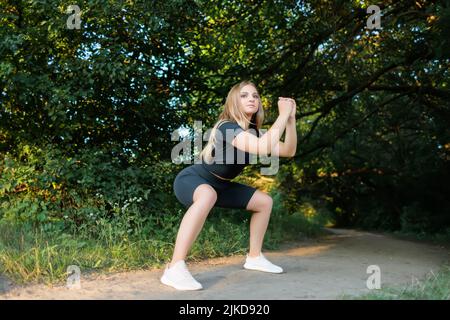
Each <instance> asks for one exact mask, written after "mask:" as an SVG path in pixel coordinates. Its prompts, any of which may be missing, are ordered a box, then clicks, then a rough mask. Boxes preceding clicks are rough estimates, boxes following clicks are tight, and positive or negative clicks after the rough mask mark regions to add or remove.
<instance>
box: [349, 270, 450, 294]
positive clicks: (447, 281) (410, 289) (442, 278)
mask: <svg viewBox="0 0 450 320" xmlns="http://www.w3.org/2000/svg"><path fill="white" fill-rule="evenodd" d="M342 298H343V299H353V300H450V266H448V265H447V266H444V267H442V268H441V270H440V271H439V272H438V273H436V274H435V273H433V272H430V273H429V274H428V275H427V276H426V277H425V278H424V279H422V280H415V281H413V282H412V283H411V284H409V285H406V286H404V287H402V288H397V287H386V288H381V289H380V290H372V291H371V292H370V293H368V294H363V295H360V296H348V295H345V296H343V297H342Z"/></svg>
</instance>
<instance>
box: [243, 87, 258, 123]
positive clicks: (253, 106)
mask: <svg viewBox="0 0 450 320" xmlns="http://www.w3.org/2000/svg"><path fill="white" fill-rule="evenodd" d="M239 99H240V102H241V105H240V107H241V110H242V112H244V114H245V115H246V116H247V117H248V119H251V118H252V115H253V114H254V113H256V112H257V111H258V106H259V99H260V98H259V94H258V91H256V88H255V87H254V86H252V85H251V84H248V85H246V86H244V87H242V89H241V92H239Z"/></svg>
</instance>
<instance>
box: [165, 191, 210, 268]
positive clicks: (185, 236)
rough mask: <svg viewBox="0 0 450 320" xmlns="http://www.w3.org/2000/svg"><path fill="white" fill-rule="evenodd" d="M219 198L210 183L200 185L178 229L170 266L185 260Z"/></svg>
mask: <svg viewBox="0 0 450 320" xmlns="http://www.w3.org/2000/svg"><path fill="white" fill-rule="evenodd" d="M216 200H217V193H216V191H215V190H214V189H213V187H211V186H210V185H208V184H201V185H199V186H198V187H197V188H196V189H195V191H194V195H193V203H192V205H191V206H190V207H189V209H188V210H187V211H186V213H185V214H184V217H183V220H182V221H181V224H180V228H179V229H178V234H177V240H176V242H175V249H174V252H173V256H172V261H171V263H170V265H169V268H170V267H172V266H173V265H174V264H175V263H176V262H177V261H180V260H185V259H186V256H187V255H188V253H189V250H190V249H191V247H192V244H193V243H194V241H195V239H197V236H198V235H199V233H200V231H201V230H202V228H203V224H204V223H205V220H206V218H207V217H208V214H209V212H210V211H211V209H212V208H213V207H214V204H215V203H216Z"/></svg>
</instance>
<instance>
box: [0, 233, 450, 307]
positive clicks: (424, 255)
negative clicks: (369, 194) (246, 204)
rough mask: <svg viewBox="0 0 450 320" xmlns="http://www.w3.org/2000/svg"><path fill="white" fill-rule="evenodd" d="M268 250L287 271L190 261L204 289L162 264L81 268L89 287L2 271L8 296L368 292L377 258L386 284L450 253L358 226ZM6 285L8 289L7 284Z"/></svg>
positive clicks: (418, 274)
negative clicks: (184, 286) (103, 271)
mask: <svg viewBox="0 0 450 320" xmlns="http://www.w3.org/2000/svg"><path fill="white" fill-rule="evenodd" d="M331 231H332V232H333V234H331V235H329V236H326V237H324V238H321V239H318V240H314V241H307V242H301V243H298V244H296V245H290V246H286V247H285V248H283V249H282V250H280V251H277V252H266V256H267V257H269V259H270V260H272V261H273V262H274V263H276V264H278V265H280V266H282V267H283V268H284V270H285V273H283V274H267V273H263V272H257V271H249V270H245V269H243V268H242V264H243V261H244V257H243V256H234V257H229V258H220V259H210V260H207V261H203V262H200V263H190V264H189V266H190V270H191V272H192V274H193V275H194V277H195V278H196V279H197V280H198V281H200V282H201V283H202V284H203V287H204V290H201V291H194V292H180V291H176V290H174V289H172V288H169V287H166V286H164V285H161V284H160V282H159V277H160V276H161V273H162V270H145V271H137V272H127V273H116V274H112V275H100V276H95V277H93V276H90V277H89V278H84V277H83V275H81V289H72V290H69V289H67V288H66V287H64V286H61V287H53V288H50V287H46V286H43V285H35V286H28V287H23V288H20V287H12V286H11V285H10V284H8V283H7V282H6V280H5V279H4V278H3V280H2V278H1V276H0V299H210V300H215V299H225V300H228V299H243V300H247V299H263V300H264V299H270V300H272V299H289V300H290V299H336V298H339V297H340V296H341V295H342V294H352V295H353V294H359V293H364V292H368V291H369V290H368V289H367V286H366V281H367V278H368V277H369V276H370V274H368V273H367V267H368V266H369V265H377V266H379V267H380V270H381V285H382V286H391V285H405V284H408V283H411V281H412V279H417V278H419V279H420V278H422V277H423V276H424V275H426V274H427V273H428V272H430V271H433V272H436V271H438V270H439V268H440V266H441V265H442V264H443V263H448V262H449V261H450V250H449V249H448V248H444V247H442V246H437V245H430V244H423V243H417V242H412V241H406V240H399V239H396V238H393V237H390V236H385V235H379V234H374V233H367V232H359V231H352V230H340V229H333V230H331ZM2 287H3V291H2Z"/></svg>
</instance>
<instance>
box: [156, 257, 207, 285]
mask: <svg viewBox="0 0 450 320" xmlns="http://www.w3.org/2000/svg"><path fill="white" fill-rule="evenodd" d="M161 282H162V283H163V284H165V285H167V286H171V287H174V288H175V289H177V290H200V289H203V287H202V285H201V284H200V283H199V282H198V281H197V280H195V279H194V278H193V277H192V275H191V273H190V272H189V270H188V269H187V266H186V263H185V262H184V260H180V261H178V262H177V263H175V264H174V265H173V266H172V267H171V268H169V265H167V267H166V270H164V274H163V276H162V277H161Z"/></svg>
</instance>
